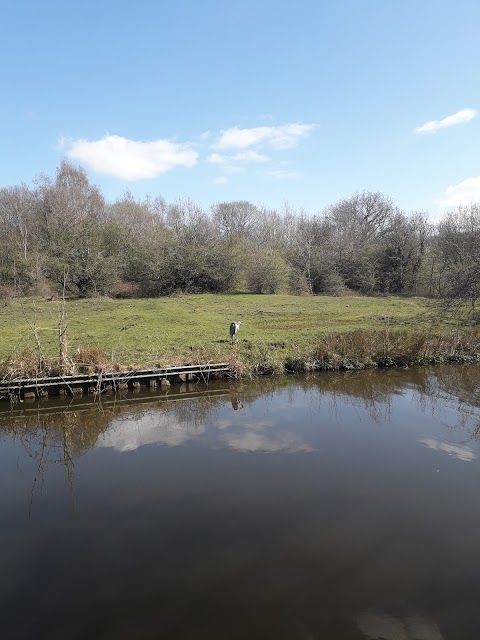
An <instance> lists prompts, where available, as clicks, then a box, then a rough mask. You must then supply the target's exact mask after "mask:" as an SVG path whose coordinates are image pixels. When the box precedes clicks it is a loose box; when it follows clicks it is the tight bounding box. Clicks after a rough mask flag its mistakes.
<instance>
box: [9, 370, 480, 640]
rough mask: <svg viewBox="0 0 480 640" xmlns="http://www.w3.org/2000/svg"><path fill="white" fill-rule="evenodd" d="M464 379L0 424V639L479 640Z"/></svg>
mask: <svg viewBox="0 0 480 640" xmlns="http://www.w3.org/2000/svg"><path fill="white" fill-rule="evenodd" d="M479 381H480V368H479V367H474V366H469V367H453V366H450V367H443V368H442V367H438V368H432V369H425V370H423V369H419V370H411V371H409V370H402V371H382V372H379V371H372V372H364V373H351V374H342V375H338V374H321V375H320V374H319V375H312V376H292V377H286V378H281V379H274V378H271V379H264V380H261V381H255V382H241V383H239V382H235V383H232V384H226V383H224V382H218V383H214V384H211V385H210V386H208V387H205V386H203V385H198V386H197V385H182V387H181V388H178V389H176V388H174V387H172V388H171V389H170V390H168V392H167V391H166V392H162V393H161V394H159V395H156V394H154V393H150V392H145V393H144V392H140V393H138V392H137V393H136V394H135V395H133V394H132V396H130V397H128V398H125V400H120V401H118V400H115V399H113V398H112V399H103V400H102V402H101V403H96V404H95V403H91V402H89V401H88V400H85V399H79V398H75V399H74V400H72V402H71V403H67V402H65V401H59V402H56V403H55V402H50V401H49V402H47V403H39V404H38V405H35V406H33V405H30V406H29V407H25V406H16V407H13V408H12V409H10V408H8V407H6V408H4V409H3V410H1V411H0V523H1V526H0V545H1V548H2V549H4V550H7V552H4V553H3V554H0V575H1V576H2V579H1V580H0V611H1V612H2V616H1V625H2V626H1V629H2V633H3V635H4V636H5V637H8V638H10V637H12V638H13V637H14V638H16V639H17V638H26V639H28V640H30V638H49V639H56V638H59V639H60V638H62V639H63V638H69V639H72V640H77V638H78V639H79V640H80V639H83V638H85V637H91V638H94V637H101V638H104V639H105V640H110V639H111V640H113V639H115V640H121V639H123V638H139V639H140V638H141V639H150V638H151V639H153V638H159V637H165V638H175V639H179V640H193V639H194V638H195V640H204V639H205V640H207V639H208V640H217V639H218V640H220V639H222V640H223V639H224V638H233V639H244V638H248V639H249V640H250V639H251V638H253V639H256V638H275V640H287V639H288V640H291V639H294V640H295V639H296V638H299V639H300V638H301V639H307V638H315V639H316V640H332V639H335V640H365V639H366V638H367V639H372V640H413V639H415V640H450V639H454V640H478V637H479V635H478V629H479V627H478V596H479V594H480V561H479V560H478V558H479V554H478V550H479V545H478V531H479V529H480V512H479V511H478V509H477V504H478V486H479V480H480V465H479V451H480V443H479V441H478V434H479V429H478V425H479V423H480V422H479V418H480V403H479V397H478V393H477V390H478V384H479ZM32 485H33V486H32ZM65 487H66V488H67V491H66V490H65ZM32 496H33V498H34V499H33V508H32ZM72 496H74V502H73V500H72V498H71V497H72Z"/></svg>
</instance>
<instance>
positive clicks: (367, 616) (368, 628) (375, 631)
mask: <svg viewBox="0 0 480 640" xmlns="http://www.w3.org/2000/svg"><path fill="white" fill-rule="evenodd" d="M356 622H357V626H358V628H359V629H360V631H361V632H362V633H363V635H364V636H365V637H366V638H369V640H444V637H443V635H442V634H441V632H440V629H439V628H438V626H437V625H436V624H435V622H433V621H431V620H427V619H426V618H425V617H424V616H421V615H418V614H415V615H409V616H406V617H404V618H403V617H402V618H399V617H395V616H392V615H390V614H388V613H385V612H384V611H365V612H363V613H361V614H360V615H359V616H358V617H357V619H356Z"/></svg>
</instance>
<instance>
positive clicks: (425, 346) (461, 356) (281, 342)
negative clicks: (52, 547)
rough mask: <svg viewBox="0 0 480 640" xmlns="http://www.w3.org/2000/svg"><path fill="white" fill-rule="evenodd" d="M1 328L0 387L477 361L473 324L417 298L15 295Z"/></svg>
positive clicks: (479, 350) (477, 331)
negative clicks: (233, 328)
mask: <svg viewBox="0 0 480 640" xmlns="http://www.w3.org/2000/svg"><path fill="white" fill-rule="evenodd" d="M465 318H466V316H465ZM465 318H464V320H465ZM233 320H235V321H241V322H242V327H241V329H240V331H239V333H238V334H237V336H236V338H237V340H238V341H235V342H234V343H233V344H231V342H230V338H229V334H228V331H229V325H230V322H231V321H233ZM0 331H1V336H2V338H1V340H0V380H14V379H18V378H32V379H35V378H39V377H46V376H58V375H71V374H78V373H99V372H107V371H128V370H134V369H140V368H146V367H162V366H172V365H191V364H204V363H215V362H228V363H229V365H230V371H231V372H230V375H231V376H232V377H236V378H245V377H255V376H259V375H264V374H280V373H289V372H293V373H296V372H305V371H345V370H358V369H366V368H374V367H410V366H422V365H430V364H435V363H446V362H455V363H472V362H480V328H479V327H477V326H472V325H471V324H470V325H469V324H467V323H466V322H465V321H463V320H462V318H461V317H460V316H459V315H458V310H457V312H456V314H455V315H453V313H452V314H450V313H448V312H447V311H446V310H445V307H444V306H443V305H442V304H441V302H439V301H437V300H430V299H426V298H417V297H408V298H407V297H398V296H388V297H363V296H346V297H336V296H292V295H255V294H242V293H239V294H200V295H181V296H177V297H164V298H151V299H127V300H113V299H110V298H102V297H99V298H89V299H72V300H64V299H59V300H55V299H49V300H45V299H33V298H17V299H14V300H12V301H10V303H9V304H8V305H6V306H4V307H2V308H0Z"/></svg>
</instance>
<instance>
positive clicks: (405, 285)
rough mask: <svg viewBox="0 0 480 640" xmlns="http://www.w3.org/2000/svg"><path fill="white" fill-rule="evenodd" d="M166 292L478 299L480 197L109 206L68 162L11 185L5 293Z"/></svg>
mask: <svg viewBox="0 0 480 640" xmlns="http://www.w3.org/2000/svg"><path fill="white" fill-rule="evenodd" d="M64 286H65V287H66V289H67V291H68V292H69V293H70V294H71V295H76V296H91V295H98V294H100V295H105V294H109V295H113V296H117V297H123V296H125V297H127V296H136V297H140V296H147V297H153V296H161V295H162V296H163V295H172V294H175V293H177V292H186V293H198V292H230V291H238V290H242V291H250V292H254V293H267V294H268V293H277V292H291V293H295V294H303V295H308V294H321V293H324V294H330V295H348V294H356V293H358V294H368V295H379V294H403V295H422V296H432V297H440V298H446V299H451V300H469V301H471V304H472V306H474V304H475V301H476V300H477V298H478V297H479V294H480V204H479V203H472V204H471V205H469V206H464V207H459V208H457V209H455V210H452V211H449V212H447V213H446V214H445V215H444V216H443V218H442V219H441V220H440V221H438V222H435V223H433V222H429V220H428V219H427V215H426V213H424V212H420V211H418V212H413V213H409V214H407V213H406V212H404V211H402V210H400V208H399V207H398V206H396V204H395V203H394V202H393V200H392V199H391V198H389V197H388V196H386V195H384V194H382V193H378V192H375V193H372V192H364V193H359V194H356V195H354V196H352V197H350V198H347V199H344V200H340V201H339V202H336V203H335V204H332V205H330V206H328V207H326V208H325V210H323V211H322V212H320V213H318V214H316V215H307V213H306V212H305V211H303V210H295V209H293V208H292V207H291V206H290V205H289V204H288V203H285V205H284V206H283V207H282V209H281V210H275V209H269V208H264V207H258V206H255V205H253V204H252V203H250V202H247V201H235V202H218V203H216V204H214V205H213V206H212V207H211V208H210V209H209V210H208V211H205V210H204V209H203V208H202V207H201V206H199V205H198V204H196V203H195V202H193V201H192V200H190V199H188V198H187V199H178V200H177V201H175V202H173V203H167V202H166V201H165V200H164V199H163V198H162V197H157V198H146V199H145V200H142V201H139V200H136V199H135V198H134V197H133V196H132V195H131V194H130V193H129V192H128V191H127V192H125V194H124V195H123V196H122V197H121V198H119V199H118V200H116V201H115V202H113V203H107V202H106V200H105V198H104V196H103V195H102V193H101V191H100V189H99V188H98V187H97V186H95V185H93V184H91V183H90V181H89V180H88V177H87V175H86V173H85V171H84V170H83V169H82V168H80V167H76V166H73V165H72V164H70V163H69V162H67V161H66V160H64V161H62V163H61V165H60V167H59V168H58V170H57V172H56V175H55V177H54V178H50V177H48V176H44V175H42V176H40V177H39V178H37V180H35V182H34V183H33V186H32V187H29V186H27V185H25V184H21V185H15V186H11V187H4V188H1V189H0V298H3V299H6V298H8V297H9V296H13V295H45V296H47V295H55V294H56V293H58V292H59V290H60V288H63V287H64Z"/></svg>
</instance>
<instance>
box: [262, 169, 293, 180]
mask: <svg viewBox="0 0 480 640" xmlns="http://www.w3.org/2000/svg"><path fill="white" fill-rule="evenodd" d="M267 173H268V175H269V176H271V177H272V178H275V179H276V180H293V179H294V178H296V177H297V173H296V172H295V171H291V170H289V169H272V171H267Z"/></svg>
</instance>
